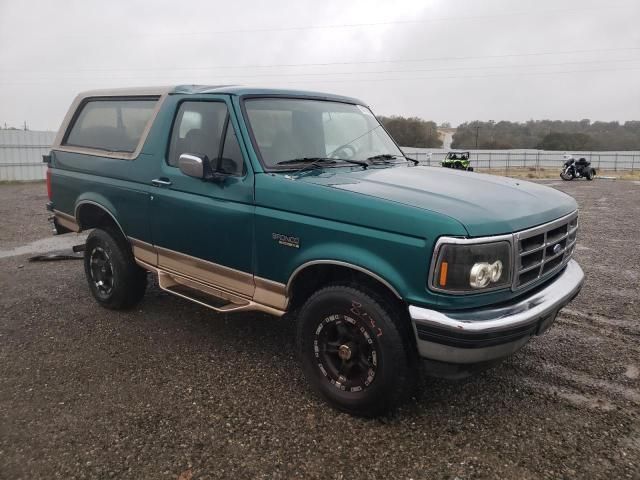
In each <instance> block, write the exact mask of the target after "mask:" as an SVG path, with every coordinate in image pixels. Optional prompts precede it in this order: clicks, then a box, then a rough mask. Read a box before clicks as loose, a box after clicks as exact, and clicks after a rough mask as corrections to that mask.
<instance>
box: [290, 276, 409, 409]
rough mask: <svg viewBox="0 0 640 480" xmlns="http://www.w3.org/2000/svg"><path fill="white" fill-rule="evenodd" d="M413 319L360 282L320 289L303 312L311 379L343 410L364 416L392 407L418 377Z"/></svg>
mask: <svg viewBox="0 0 640 480" xmlns="http://www.w3.org/2000/svg"><path fill="white" fill-rule="evenodd" d="M405 320H406V321H405ZM408 322H409V320H408V318H406V313H403V312H402V311H401V309H400V308H394V307H393V306H391V305H390V304H389V303H387V302H386V301H385V300H384V298H383V297H382V296H381V295H378V294H377V293H376V292H373V291H369V290H366V289H363V288H361V287H360V286H358V287H357V288H355V287H353V286H347V285H332V286H328V287H326V288H323V289H322V290H319V291H317V292H316V293H314V294H313V295H312V296H311V297H310V298H309V299H308V300H307V301H306V302H305V304H304V305H303V307H302V309H301V311H300V315H299V317H298V331H297V344H298V352H299V354H300V358H301V360H302V367H303V370H304V373H305V376H306V378H307V380H308V381H309V383H310V384H311V386H312V387H313V389H314V390H315V391H316V392H317V393H318V394H319V395H321V396H322V397H324V398H325V399H326V400H327V401H328V402H329V404H331V405H332V406H333V407H335V408H337V409H339V410H342V411H345V412H348V413H350V414H353V415H359V416H364V417H374V416H377V415H381V414H384V413H386V412H388V411H390V410H391V409H393V408H394V407H396V406H397V405H399V404H401V403H402V402H403V401H404V400H406V399H407V397H408V396H409V395H410V394H411V393H412V392H413V390H414V389H415V386H416V383H417V372H418V357H417V351H416V347H415V340H414V339H413V337H412V336H411V334H412V331H410V329H409V323H408ZM412 342H413V343H412Z"/></svg>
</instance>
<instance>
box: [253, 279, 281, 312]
mask: <svg viewBox="0 0 640 480" xmlns="http://www.w3.org/2000/svg"><path fill="white" fill-rule="evenodd" d="M253 279H254V281H255V284H256V292H255V294H254V295H253V299H254V300H255V301H256V302H259V303H264V304H265V305H270V306H272V307H275V308H278V309H280V310H286V309H287V305H288V303H289V299H288V298H287V293H286V285H285V284H284V283H278V282H274V281H273V280H267V279H266V278H260V277H254V278H253Z"/></svg>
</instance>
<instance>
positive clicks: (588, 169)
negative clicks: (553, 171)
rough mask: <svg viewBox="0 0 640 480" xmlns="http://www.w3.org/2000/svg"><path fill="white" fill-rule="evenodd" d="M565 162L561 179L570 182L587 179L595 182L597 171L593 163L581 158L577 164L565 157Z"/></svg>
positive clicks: (567, 156) (568, 156)
mask: <svg viewBox="0 0 640 480" xmlns="http://www.w3.org/2000/svg"><path fill="white" fill-rule="evenodd" d="M565 160H566V161H565V162H564V166H563V168H562V171H561V172H560V178H562V180H566V181H570V180H573V179H574V178H586V179H587V180H593V179H594V177H595V176H596V169H595V168H593V167H592V166H591V162H589V161H587V159H586V158H580V159H579V160H578V161H577V162H576V160H575V159H574V158H573V157H572V156H570V155H565Z"/></svg>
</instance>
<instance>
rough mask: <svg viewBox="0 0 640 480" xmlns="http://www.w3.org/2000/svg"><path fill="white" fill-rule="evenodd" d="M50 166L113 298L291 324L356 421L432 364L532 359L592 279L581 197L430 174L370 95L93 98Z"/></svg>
mask: <svg viewBox="0 0 640 480" xmlns="http://www.w3.org/2000/svg"><path fill="white" fill-rule="evenodd" d="M45 161H46V162H47V163H48V169H47V187H48V194H49V199H50V201H49V203H48V205H47V207H48V209H49V210H50V211H52V212H53V215H52V221H53V224H54V228H55V230H56V231H57V232H58V233H64V232H70V231H74V232H78V231H83V230H90V231H91V232H90V233H89V236H88V238H87V240H86V245H85V257H84V258H85V259H84V270H85V273H86V277H87V281H88V284H89V289H90V291H91V293H92V295H93V297H94V298H95V300H96V301H97V303H98V304H99V305H101V306H103V307H106V308H110V309H127V308H131V307H133V306H134V305H135V304H136V303H137V302H139V301H140V299H141V298H142V297H143V295H144V293H145V288H146V285H147V281H148V275H149V273H150V274H152V275H154V276H155V277H156V278H157V282H158V284H159V286H160V288H162V289H164V290H166V291H167V292H169V293H171V294H173V295H176V296H178V297H181V298H182V299H187V300H190V301H193V302H196V303H198V304H200V305H202V306H203V307H207V308H210V309H212V310H213V311H215V312H221V313H232V312H241V311H259V312H266V313H267V314H270V315H273V316H283V315H285V314H289V315H290V316H291V318H293V319H295V320H296V328H297V349H298V351H299V354H300V358H301V363H302V367H303V370H304V373H305V375H306V377H307V378H308V380H309V383H310V384H311V386H312V387H313V388H314V389H315V390H316V391H317V392H318V393H319V394H321V395H322V396H323V397H324V398H325V399H326V400H327V401H328V402H329V403H330V404H332V405H333V406H335V407H337V408H339V409H342V410H344V411H347V412H350V413H353V414H358V415H365V416H374V415H378V414H381V413H383V412H385V411H388V410H389V409H391V408H393V407H394V406H395V405H397V404H398V403H400V402H401V401H402V400H403V399H406V398H407V396H408V395H409V394H410V393H411V392H412V389H413V388H414V387H415V385H416V379H417V376H418V372H419V370H420V367H424V370H425V371H426V372H427V373H431V374H435V375H444V376H451V375H458V374H460V373H465V372H468V371H473V370H477V369H479V368H483V367H485V366H487V365H489V364H491V363H492V362H495V361H496V360H499V359H502V358H504V357H506V356H508V355H510V354H512V353H514V352H515V351H517V350H518V349H520V347H522V346H523V345H524V344H525V343H527V342H528V341H529V339H530V338H531V337H532V336H534V335H540V334H541V333H543V332H544V331H545V330H546V329H547V328H549V326H550V325H551V323H552V322H553V321H554V319H555V317H556V315H557V313H558V310H560V309H561V308H562V307H563V306H564V305H566V304H567V303H569V302H570V301H571V300H572V299H573V298H574V297H575V296H576V295H577V294H578V292H579V290H580V288H581V286H582V282H583V272H582V270H581V269H580V267H579V266H578V264H577V263H576V262H575V261H574V260H572V256H573V253H574V249H575V244H576V233H577V228H578V212H577V205H576V202H575V201H574V200H573V199H572V198H571V197H569V196H567V195H565V194H563V193H561V192H559V191H557V190H554V189H552V188H548V187H545V186H542V185H538V184H534V183H528V182H524V181H522V180H513V179H508V178H500V177H495V176H489V175H468V174H467V173H466V172H460V171H455V170H448V169H443V168H431V167H425V166H421V165H419V164H417V162H416V161H415V160H411V159H409V158H406V157H405V156H404V155H403V153H402V151H401V150H400V148H398V146H397V145H396V144H395V143H394V141H393V140H392V139H391V137H390V136H389V135H388V134H387V132H386V131H385V129H384V128H383V127H382V125H381V124H380V123H379V122H378V120H377V119H376V117H375V116H374V115H373V114H372V113H371V111H370V110H369V108H368V107H367V106H366V104H365V103H363V102H361V101H360V100H357V99H354V98H347V97H342V96H337V95H328V94H322V93H312V92H301V91H284V90H270V89H257V88H241V87H229V86H219V87H216V86H177V87H171V88H134V89H127V90H106V91H92V92H86V93H82V94H80V95H79V96H78V97H77V98H76V99H75V101H74V102H73V104H72V105H71V108H70V109H69V112H68V114H67V116H66V118H65V119H64V121H63V123H62V126H61V127H60V131H59V133H58V136H57V138H56V140H55V143H54V145H53V148H52V150H51V153H50V154H49V155H47V156H45ZM213 321H215V319H214V320H213ZM229 328H233V327H232V326H231V327H229ZM420 359H423V360H424V362H421V361H420ZM207 368H208V367H207Z"/></svg>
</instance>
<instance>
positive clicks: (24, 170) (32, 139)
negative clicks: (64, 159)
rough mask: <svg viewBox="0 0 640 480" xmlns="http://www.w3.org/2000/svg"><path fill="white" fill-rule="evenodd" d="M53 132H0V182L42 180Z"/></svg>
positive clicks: (53, 135)
mask: <svg viewBox="0 0 640 480" xmlns="http://www.w3.org/2000/svg"><path fill="white" fill-rule="evenodd" d="M55 136H56V133H55V132H36V131H32V130H27V131H24V130H0V181H14V180H16V181H27V180H43V179H44V178H45V172H46V165H45V164H44V163H42V155H46V154H47V153H49V150H50V148H51V144H52V143H53V140H54V138H55Z"/></svg>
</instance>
